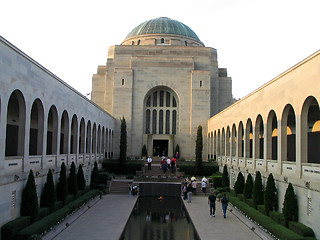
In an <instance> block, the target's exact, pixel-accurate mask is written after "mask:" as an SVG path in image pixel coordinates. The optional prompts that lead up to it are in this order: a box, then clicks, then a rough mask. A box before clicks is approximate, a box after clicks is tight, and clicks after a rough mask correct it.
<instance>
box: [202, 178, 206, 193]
mask: <svg viewBox="0 0 320 240" xmlns="http://www.w3.org/2000/svg"><path fill="white" fill-rule="evenodd" d="M201 188H202V193H203V195H206V189H207V182H206V181H202V183H201Z"/></svg>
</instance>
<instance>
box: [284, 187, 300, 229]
mask: <svg viewBox="0 0 320 240" xmlns="http://www.w3.org/2000/svg"><path fill="white" fill-rule="evenodd" d="M282 213H283V216H284V220H285V224H286V226H287V227H288V226H289V222H290V221H296V222H297V221H298V201H297V197H296V194H295V193H294V189H293V186H292V184H291V183H289V185H288V188H287V190H286V194H285V196H284V202H283V209H282Z"/></svg>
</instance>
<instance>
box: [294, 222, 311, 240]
mask: <svg viewBox="0 0 320 240" xmlns="http://www.w3.org/2000/svg"><path fill="white" fill-rule="evenodd" d="M289 229H291V230H292V231H294V232H296V233H298V234H299V235H301V236H304V237H314V232H313V230H312V228H310V227H308V226H306V225H304V224H303V223H300V222H293V221H290V222H289Z"/></svg>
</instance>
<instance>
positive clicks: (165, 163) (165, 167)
mask: <svg viewBox="0 0 320 240" xmlns="http://www.w3.org/2000/svg"><path fill="white" fill-rule="evenodd" d="M161 168H162V171H163V175H166V172H167V169H168V165H167V162H164V163H163V164H162V167H161Z"/></svg>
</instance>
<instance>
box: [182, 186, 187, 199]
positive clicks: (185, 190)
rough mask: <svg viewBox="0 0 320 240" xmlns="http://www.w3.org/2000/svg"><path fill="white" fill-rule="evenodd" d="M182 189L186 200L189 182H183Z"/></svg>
mask: <svg viewBox="0 0 320 240" xmlns="http://www.w3.org/2000/svg"><path fill="white" fill-rule="evenodd" d="M182 191H183V200H186V199H187V182H185V183H183V188H182Z"/></svg>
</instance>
